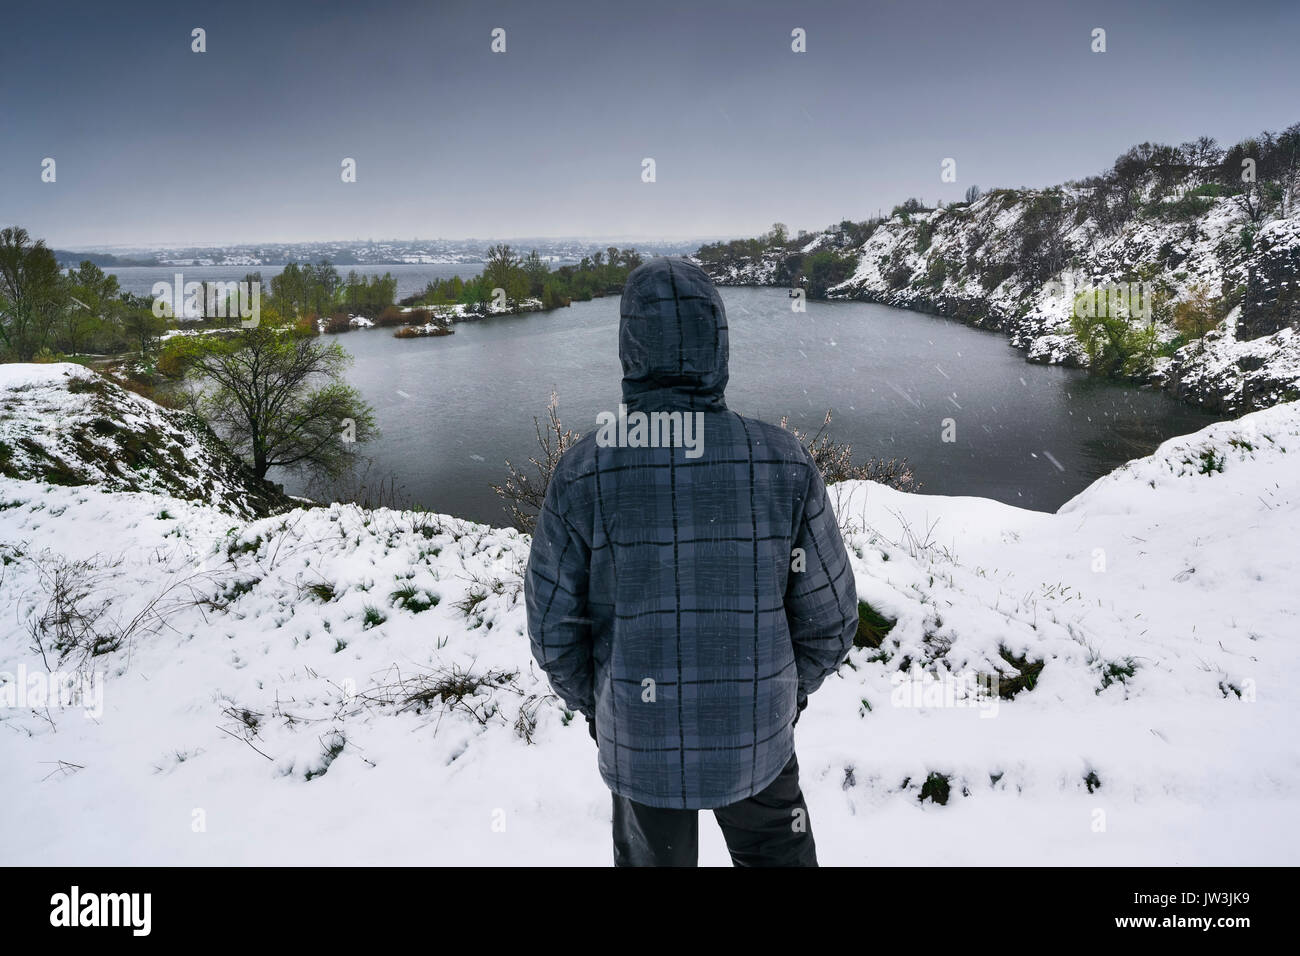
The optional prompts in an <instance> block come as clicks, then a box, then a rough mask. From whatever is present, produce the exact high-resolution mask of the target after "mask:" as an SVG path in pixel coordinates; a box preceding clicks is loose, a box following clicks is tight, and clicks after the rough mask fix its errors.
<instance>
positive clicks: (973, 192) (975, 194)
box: [966, 186, 984, 203]
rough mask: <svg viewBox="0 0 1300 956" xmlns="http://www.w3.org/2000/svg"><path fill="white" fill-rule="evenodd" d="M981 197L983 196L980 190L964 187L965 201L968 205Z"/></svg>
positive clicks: (973, 187) (975, 187) (976, 187)
mask: <svg viewBox="0 0 1300 956" xmlns="http://www.w3.org/2000/svg"><path fill="white" fill-rule="evenodd" d="M982 195H984V194H983V193H982V192H980V188H979V187H978V186H968V187H966V201H967V202H968V203H972V202H975V200H977V199H979V198H980V196H982Z"/></svg>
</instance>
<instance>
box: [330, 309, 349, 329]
mask: <svg viewBox="0 0 1300 956" xmlns="http://www.w3.org/2000/svg"><path fill="white" fill-rule="evenodd" d="M325 331H326V332H330V333H338V332H351V331H352V316H350V315H348V314H347V313H346V312H335V313H334V314H333V315H331V316H330V317H329V319H328V320H326V322H325Z"/></svg>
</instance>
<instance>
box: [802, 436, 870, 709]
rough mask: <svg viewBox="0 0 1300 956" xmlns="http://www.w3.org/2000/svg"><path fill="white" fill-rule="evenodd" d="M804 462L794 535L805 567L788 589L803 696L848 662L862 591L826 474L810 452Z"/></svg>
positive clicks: (856, 625)
mask: <svg viewBox="0 0 1300 956" xmlns="http://www.w3.org/2000/svg"><path fill="white" fill-rule="evenodd" d="M804 463H805V464H806V465H807V467H808V473H809V478H808V485H807V493H806V495H805V497H804V502H803V513H802V515H801V516H800V519H799V525H798V527H797V529H796V531H795V538H794V547H795V548H801V549H802V554H803V558H804V570H803V571H796V570H794V569H793V567H792V569H791V572H790V577H789V583H788V584H787V586H786V592H785V615H786V621H787V622H788V624H789V628H790V639H791V641H792V642H793V643H794V659H795V666H796V668H797V670H798V672H799V695H800V696H801V697H802V696H804V695H807V694H811V693H812V692H813V691H815V690H816V689H817V688H818V687H820V686H821V683H822V681H824V680H825V679H826V678H827V677H828V676H830V675H831V674H832V673H834V672H835V670H836V668H838V667H839V666H840V664H841V663H843V662H844V659H845V658H846V657H847V656H848V653H849V650H850V649H851V648H852V647H853V636H854V634H856V633H857V629H858V591H857V585H856V584H855V583H854V581H853V570H852V568H851V567H850V566H849V556H848V552H847V551H846V550H845V548H844V538H843V537H842V536H841V535H840V529H839V525H838V523H837V522H836V520H835V512H834V511H833V510H832V509H831V504H830V500H829V497H828V496H827V494H826V484H825V482H824V481H822V476H821V473H820V472H819V471H818V470H817V467H816V465H814V464H813V461H812V457H811V456H810V455H807V454H806V453H805V461H804Z"/></svg>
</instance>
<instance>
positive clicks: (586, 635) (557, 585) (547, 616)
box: [524, 474, 596, 717]
mask: <svg viewBox="0 0 1300 956" xmlns="http://www.w3.org/2000/svg"><path fill="white" fill-rule="evenodd" d="M560 485H561V481H560V478H559V475H558V474H556V475H554V476H552V478H551V482H550V485H549V487H548V488H547V489H546V499H545V501H544V502H543V504H542V513H541V514H540V515H538V517H537V529H536V531H535V532H534V533H533V546H532V551H531V552H530V553H529V555H528V570H527V572H526V574H525V579H524V601H525V604H526V606H527V610H528V638H529V641H530V643H531V645H532V651H533V657H534V658H536V660H537V663H538V665H539V666H540V667H541V668H542V670H543V671H545V672H546V676H547V677H548V678H549V679H550V681H551V687H553V688H554V689H555V692H556V693H557V694H559V695H560V699H561V700H563V701H564V703H565V706H567V707H568V708H569V709H570V710H574V711H578V712H580V713H582V714H584V715H586V716H588V717H594V716H595V714H596V698H595V688H594V683H593V682H594V676H593V675H594V669H593V665H592V657H591V652H592V640H591V622H590V618H589V616H588V614H587V580H588V575H589V562H590V558H591V552H590V549H589V548H588V546H587V543H586V542H585V541H583V540H582V538H581V537H580V536H579V535H578V534H577V533H576V532H575V531H574V530H573V528H572V526H571V525H570V524H569V522H568V521H567V520H566V519H565V517H564V515H563V514H562V513H561V511H560V501H561V498H562V494H561V492H562V489H561V487H560Z"/></svg>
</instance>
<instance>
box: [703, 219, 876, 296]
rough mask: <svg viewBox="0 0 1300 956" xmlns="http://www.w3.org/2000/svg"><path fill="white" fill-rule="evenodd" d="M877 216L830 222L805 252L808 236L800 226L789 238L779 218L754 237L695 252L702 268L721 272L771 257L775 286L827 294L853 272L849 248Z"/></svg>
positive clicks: (864, 235)
mask: <svg viewBox="0 0 1300 956" xmlns="http://www.w3.org/2000/svg"><path fill="white" fill-rule="evenodd" d="M881 222H883V220H881V219H869V220H866V221H865V222H853V221H851V220H848V219H845V220H844V221H843V222H840V223H837V224H836V225H833V226H830V227H829V228H828V229H827V230H826V231H825V232H824V233H821V234H819V237H820V241H818V242H817V245H816V247H815V248H813V249H811V250H809V251H808V252H803V251H802V250H803V249H804V248H805V247H807V246H808V244H809V242H810V241H812V239H813V238H817V237H810V236H809V234H808V233H807V232H806V231H804V230H800V231H799V234H798V235H797V236H795V237H794V238H791V237H790V231H789V228H788V227H787V226H786V225H785V223H783V222H777V223H773V224H772V228H771V229H770V230H768V231H767V232H766V233H764V234H763V235H761V236H758V237H757V238H754V239H732V240H731V241H729V242H713V243H708V244H706V245H703V246H701V247H700V248H699V250H698V251H697V252H696V253H695V258H696V259H698V260H699V261H700V263H701V265H702V266H703V268H704V270H705V271H706V272H709V273H710V274H713V275H720V274H721V275H725V274H726V273H727V272H729V271H732V270H734V269H741V268H744V267H746V266H748V265H752V264H755V263H763V262H770V263H771V265H772V276H771V281H772V283H773V284H774V285H789V286H799V287H801V288H803V289H804V290H805V291H806V292H807V294H808V296H809V297H810V298H814V299H819V298H822V297H824V296H825V295H826V290H827V289H829V288H830V287H831V286H833V285H836V284H838V283H840V282H843V281H844V280H845V279H847V278H848V277H849V276H851V275H852V274H853V270H854V269H855V268H856V267H857V258H856V257H855V256H854V255H853V254H852V252H851V251H850V250H851V249H853V248H855V247H857V246H860V245H861V244H862V243H864V242H866V241H867V239H868V238H870V236H871V233H872V232H874V231H875V228H876V227H877V226H878V225H879V224H880V223H881Z"/></svg>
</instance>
